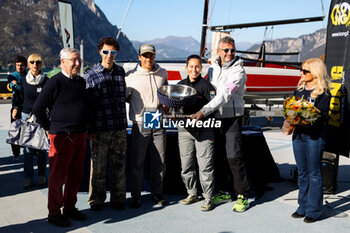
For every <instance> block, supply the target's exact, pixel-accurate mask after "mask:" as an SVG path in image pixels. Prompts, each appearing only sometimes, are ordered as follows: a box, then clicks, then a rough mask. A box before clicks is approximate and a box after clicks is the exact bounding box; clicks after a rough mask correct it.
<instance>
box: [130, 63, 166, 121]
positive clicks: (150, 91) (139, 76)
mask: <svg viewBox="0 0 350 233" xmlns="http://www.w3.org/2000/svg"><path fill="white" fill-rule="evenodd" d="M125 82H126V101H127V102H129V104H130V105H129V118H130V120H131V121H133V122H134V123H139V124H142V123H143V112H144V111H156V110H157V109H158V107H159V100H158V96H157V90H158V89H159V88H160V87H161V86H163V85H167V84H168V73H167V71H166V70H165V69H163V68H161V67H160V66H159V65H158V64H156V63H154V67H153V70H152V71H150V72H149V71H147V70H145V69H143V68H142V67H141V66H140V64H137V65H136V67H135V68H134V69H132V70H130V71H129V72H127V73H126V79H125Z"/></svg>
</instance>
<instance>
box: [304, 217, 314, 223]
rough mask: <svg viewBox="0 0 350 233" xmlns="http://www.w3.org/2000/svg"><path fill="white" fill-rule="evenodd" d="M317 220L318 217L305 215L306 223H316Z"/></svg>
mask: <svg viewBox="0 0 350 233" xmlns="http://www.w3.org/2000/svg"><path fill="white" fill-rule="evenodd" d="M316 221H317V219H315V218H310V217H305V218H304V222H305V223H314V222H316Z"/></svg>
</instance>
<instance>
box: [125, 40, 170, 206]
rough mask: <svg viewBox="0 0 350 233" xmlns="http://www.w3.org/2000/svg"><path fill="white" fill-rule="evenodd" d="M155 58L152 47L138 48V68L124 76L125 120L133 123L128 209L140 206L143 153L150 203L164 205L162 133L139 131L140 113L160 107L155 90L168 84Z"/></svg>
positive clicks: (164, 71)
mask: <svg viewBox="0 0 350 233" xmlns="http://www.w3.org/2000/svg"><path fill="white" fill-rule="evenodd" d="M155 55H156V50H155V48H154V46H153V45H151V44H143V45H141V46H140V48H139V60H140V64H138V65H137V66H136V67H135V68H134V69H133V70H130V71H129V72H128V73H127V74H126V86H127V91H126V96H127V100H128V102H129V104H130V108H129V118H130V120H131V121H133V127H132V134H131V143H132V145H133V146H132V147H131V152H130V161H131V173H130V186H131V196H132V202H131V204H130V207H131V208H139V207H140V205H141V202H140V199H141V186H142V176H143V165H144V162H145V158H146V154H147V150H149V154H150V158H151V162H150V163H151V179H150V180H151V194H152V195H151V199H152V201H153V202H154V203H155V204H158V205H160V206H164V205H165V204H166V201H165V200H164V198H163V196H162V192H163V178H164V173H165V164H164V161H165V130H164V129H162V128H160V129H144V128H143V113H144V112H145V111H151V112H156V113H157V110H158V109H159V107H160V106H159V101H158V97H157V90H158V89H159V88H160V87H161V86H163V85H166V84H167V83H168V81H167V80H168V73H167V71H166V70H165V69H163V68H161V67H160V66H159V65H158V64H156V63H155V62H154V59H155ZM156 113H155V114H156Z"/></svg>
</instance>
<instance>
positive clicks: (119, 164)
mask: <svg viewBox="0 0 350 233" xmlns="http://www.w3.org/2000/svg"><path fill="white" fill-rule="evenodd" d="M97 48H98V51H99V53H100V55H101V58H102V61H101V63H99V64H97V65H96V66H94V67H93V68H92V69H91V70H90V71H89V72H88V73H87V74H86V75H85V79H86V87H87V90H88V95H89V100H90V106H91V109H92V111H91V119H90V127H89V130H88V137H89V139H90V143H91V172H90V189H89V200H88V202H89V204H90V208H91V210H94V211H98V210H101V209H102V208H103V204H104V201H105V199H106V169H107V163H108V164H109V176H110V177H109V178H110V179H109V184H110V192H111V197H110V205H111V207H112V208H113V209H115V210H123V209H124V202H125V198H126V187H125V153H126V127H127V120H126V106H125V71H124V69H123V68H122V67H121V66H117V65H116V64H115V63H114V59H115V57H116V56H117V53H118V51H119V49H120V47H119V44H118V42H117V41H116V40H115V39H113V38H112V37H106V38H103V39H101V41H100V42H99V44H98V46H97Z"/></svg>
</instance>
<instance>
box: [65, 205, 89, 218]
mask: <svg viewBox="0 0 350 233" xmlns="http://www.w3.org/2000/svg"><path fill="white" fill-rule="evenodd" d="M63 216H65V217H67V218H70V219H74V220H78V221H83V220H85V219H86V215H85V214H83V213H82V212H81V211H79V210H78V209H77V208H74V209H71V210H66V209H63Z"/></svg>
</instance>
